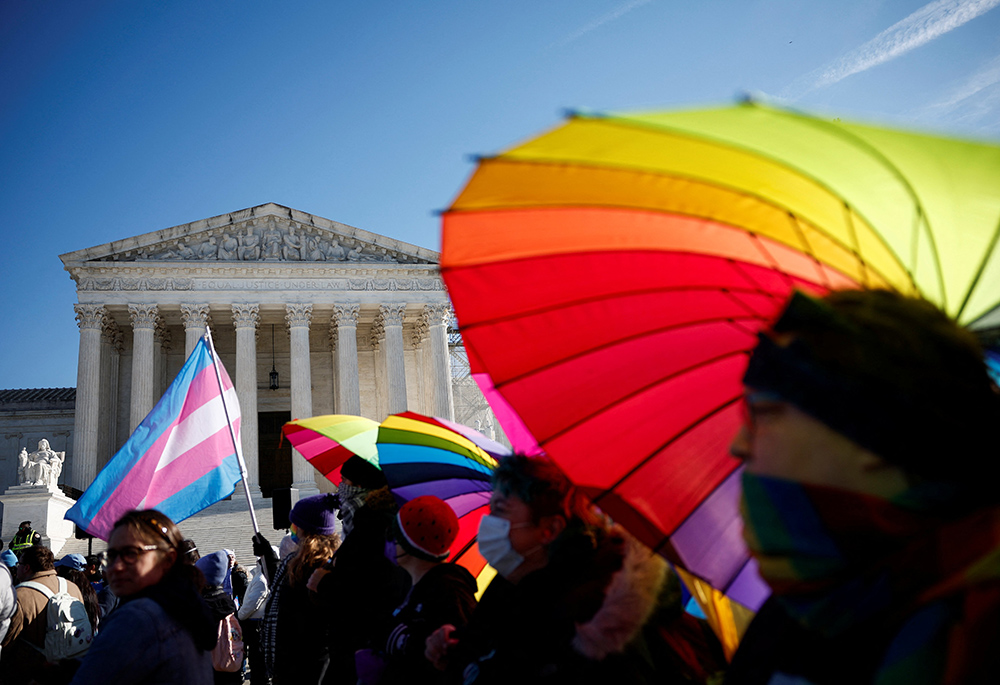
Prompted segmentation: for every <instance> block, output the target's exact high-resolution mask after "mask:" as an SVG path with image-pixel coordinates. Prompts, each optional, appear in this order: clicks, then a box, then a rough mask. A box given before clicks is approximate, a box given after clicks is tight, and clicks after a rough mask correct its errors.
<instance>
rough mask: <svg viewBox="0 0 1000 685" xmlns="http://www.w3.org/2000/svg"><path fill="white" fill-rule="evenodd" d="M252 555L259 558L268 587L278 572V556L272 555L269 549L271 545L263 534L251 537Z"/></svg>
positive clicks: (272, 551) (271, 548)
mask: <svg viewBox="0 0 1000 685" xmlns="http://www.w3.org/2000/svg"><path fill="white" fill-rule="evenodd" d="M253 553H254V554H255V555H256V556H258V557H260V559H261V561H262V562H263V563H262V564H261V565H262V566H263V567H264V573H266V574H267V582H268V585H270V584H271V581H272V580H274V574H275V572H277V570H278V555H277V554H275V553H274V548H273V547H271V543H270V542H268V540H267V538H265V537H264V534H263V533H257V534H255V535H254V536H253Z"/></svg>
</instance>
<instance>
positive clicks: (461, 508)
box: [378, 412, 510, 590]
mask: <svg viewBox="0 0 1000 685" xmlns="http://www.w3.org/2000/svg"><path fill="white" fill-rule="evenodd" d="M378 452H379V463H380V465H381V468H382V473H383V474H385V479H386V480H387V481H388V482H389V487H390V488H391V489H392V492H393V494H394V495H395V496H396V498H397V500H399V501H400V503H402V502H408V501H409V500H411V499H413V498H414V497H420V496H421V495H435V496H436V497H440V498H441V499H443V500H444V501H445V502H447V503H448V505H449V506H451V508H452V509H453V510H454V511H455V514H456V515H457V516H458V527H459V530H458V537H457V538H456V539H455V542H454V544H453V545H452V554H451V556H450V557H449V559H448V560H449V561H451V562H454V563H457V564H459V565H461V566H464V567H465V568H467V569H468V570H469V571H470V572H471V573H472V574H473V575H474V576H476V578H477V581H478V583H479V587H480V590H482V589H483V588H485V586H486V584H487V583H488V582H489V580H490V579H492V577H493V575H495V574H494V572H493V570H492V569H491V568H489V567H488V566H487V565H486V560H485V559H483V557H482V555H481V554H479V547H478V545H477V544H476V534H477V532H478V530H479V520H480V519H481V518H482V517H483V515H484V514H486V513H488V512H489V502H490V494H491V491H492V486H491V484H490V479H491V477H492V474H493V469H494V468H496V464H497V460H498V459H500V458H502V457H505V456H507V455H509V454H510V450H508V449H507V448H506V447H504V446H503V445H501V444H499V443H497V442H495V441H493V440H490V439H489V438H487V437H486V436H484V435H482V434H481V433H479V432H477V431H474V430H472V429H471V428H468V427H467V426H463V425H461V424H458V423H455V422H453V421H448V420H446V419H441V418H434V417H430V416H423V415H421V414H417V413H414V412H404V413H402V414H394V415H392V416H390V417H388V418H387V419H386V420H385V421H383V422H382V424H381V425H380V426H379V430H378Z"/></svg>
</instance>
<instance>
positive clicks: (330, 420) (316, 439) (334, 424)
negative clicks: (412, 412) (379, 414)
mask: <svg viewBox="0 0 1000 685" xmlns="http://www.w3.org/2000/svg"><path fill="white" fill-rule="evenodd" d="M281 433H282V435H283V436H284V437H286V438H288V441H289V442H290V443H292V446H293V447H294V448H295V449H297V450H298V451H299V454H301V455H302V456H303V457H305V459H306V461H308V462H309V463H310V464H311V465H312V466H313V468H315V469H316V470H317V471H319V472H320V473H322V474H323V475H324V476H325V477H327V478H329V479H330V480H331V481H332V482H333V483H339V482H340V467H341V466H342V465H343V463H344V462H345V461H347V460H348V459H349V458H351V456H353V455H357V456H359V457H361V458H362V459H366V460H368V461H370V462H371V463H372V464H375V465H376V466H378V449H377V448H376V446H375V440H376V438H377V437H378V422H377V421H372V420H371V419H366V418H364V417H362V416H351V415H349V414H328V415H325V416H313V417H312V418H309V419H295V420H294V421H289V422H288V423H286V424H285V425H284V426H282V427H281Z"/></svg>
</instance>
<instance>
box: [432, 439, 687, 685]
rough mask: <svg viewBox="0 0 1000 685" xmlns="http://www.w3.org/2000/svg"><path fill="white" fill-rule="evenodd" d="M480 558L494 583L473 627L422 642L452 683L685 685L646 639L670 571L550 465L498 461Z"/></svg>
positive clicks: (536, 461) (541, 460)
mask: <svg viewBox="0 0 1000 685" xmlns="http://www.w3.org/2000/svg"><path fill="white" fill-rule="evenodd" d="M479 551H480V552H481V553H482V554H483V556H484V557H485V558H486V560H487V561H488V562H489V563H490V565H491V566H493V568H495V569H496V570H497V573H498V574H499V575H498V576H497V577H496V578H494V579H493V582H491V583H490V586H489V587H488V588H487V589H486V592H485V593H484V594H483V596H482V599H481V600H480V602H479V605H478V606H477V607H476V610H475V613H474V614H473V616H472V619H471V621H470V622H469V625H468V626H467V628H466V629H464V630H458V629H456V628H455V627H454V626H451V625H445V626H443V627H442V628H440V629H438V630H436V631H435V632H434V633H433V634H432V635H431V636H430V637H429V638H428V639H427V642H426V656H427V658H428V659H429V660H430V661H431V662H432V663H433V664H434V665H435V666H436V667H437V668H439V669H442V670H446V671H448V673H449V678H450V680H451V681H452V682H464V683H466V684H470V683H477V684H480V683H489V684H493V683H521V684H522V685H526V684H529V683H532V684H533V683H574V684H576V683H602V684H606V683H644V682H657V683H672V682H684V679H683V677H682V676H680V675H679V674H678V673H677V672H675V671H673V670H671V669H668V668H665V667H664V664H666V663H667V662H668V661H669V659H668V658H666V657H665V656H664V655H663V651H664V649H665V647H664V645H662V644H656V643H653V642H649V641H647V640H646V634H645V633H644V632H643V628H644V626H645V625H646V623H647V621H649V619H650V618H651V617H652V616H653V615H654V614H655V613H657V610H658V609H659V606H658V605H659V600H660V597H661V593H662V592H663V590H664V588H665V583H666V579H667V573H668V572H667V565H666V562H665V561H664V560H663V559H662V558H661V557H659V556H657V555H654V554H653V553H652V552H650V550H648V549H646V548H644V547H643V546H642V545H640V544H639V543H638V542H636V541H635V540H633V539H631V538H629V537H628V536H626V535H625V534H624V531H622V530H621V529H620V528H617V527H612V526H610V525H609V523H608V522H607V521H606V520H605V519H604V518H603V517H602V516H600V515H599V514H598V513H597V512H596V511H595V510H594V508H593V507H592V506H591V505H590V504H589V503H588V502H587V501H586V500H585V499H584V498H583V496H582V495H581V494H580V493H579V492H578V491H577V489H576V488H575V487H574V486H573V485H572V484H571V483H570V482H569V480H568V479H567V478H566V476H565V475H563V473H562V471H560V470H559V468H558V467H557V466H556V465H555V464H554V463H552V462H550V461H549V460H547V459H544V458H535V457H526V456H521V455H514V456H511V457H506V458H504V459H501V460H500V463H499V465H498V466H497V469H496V471H494V473H493V496H492V499H491V500H490V514H489V515H487V516H484V517H483V519H482V522H481V523H480V526H479ZM653 633H655V631H653Z"/></svg>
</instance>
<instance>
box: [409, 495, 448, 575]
mask: <svg viewBox="0 0 1000 685" xmlns="http://www.w3.org/2000/svg"><path fill="white" fill-rule="evenodd" d="M396 529H397V530H398V534H397V535H396V542H398V543H399V544H400V546H401V547H402V548H403V549H404V550H406V551H407V552H409V553H410V554H412V555H413V556H415V557H419V558H422V559H428V560H431V561H443V560H445V559H447V558H448V553H449V550H450V548H451V543H453V542H454V541H455V537H456V536H457V535H458V517H457V516H455V512H454V511H453V510H452V508H451V507H449V506H448V505H447V504H446V503H445V502H444V500H442V499H441V498H439V497H435V496H434V495H423V496H421V497H415V498H413V499H411V500H410V501H409V502H407V503H406V504H404V505H403V506H402V507H400V509H399V513H397V514H396Z"/></svg>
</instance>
